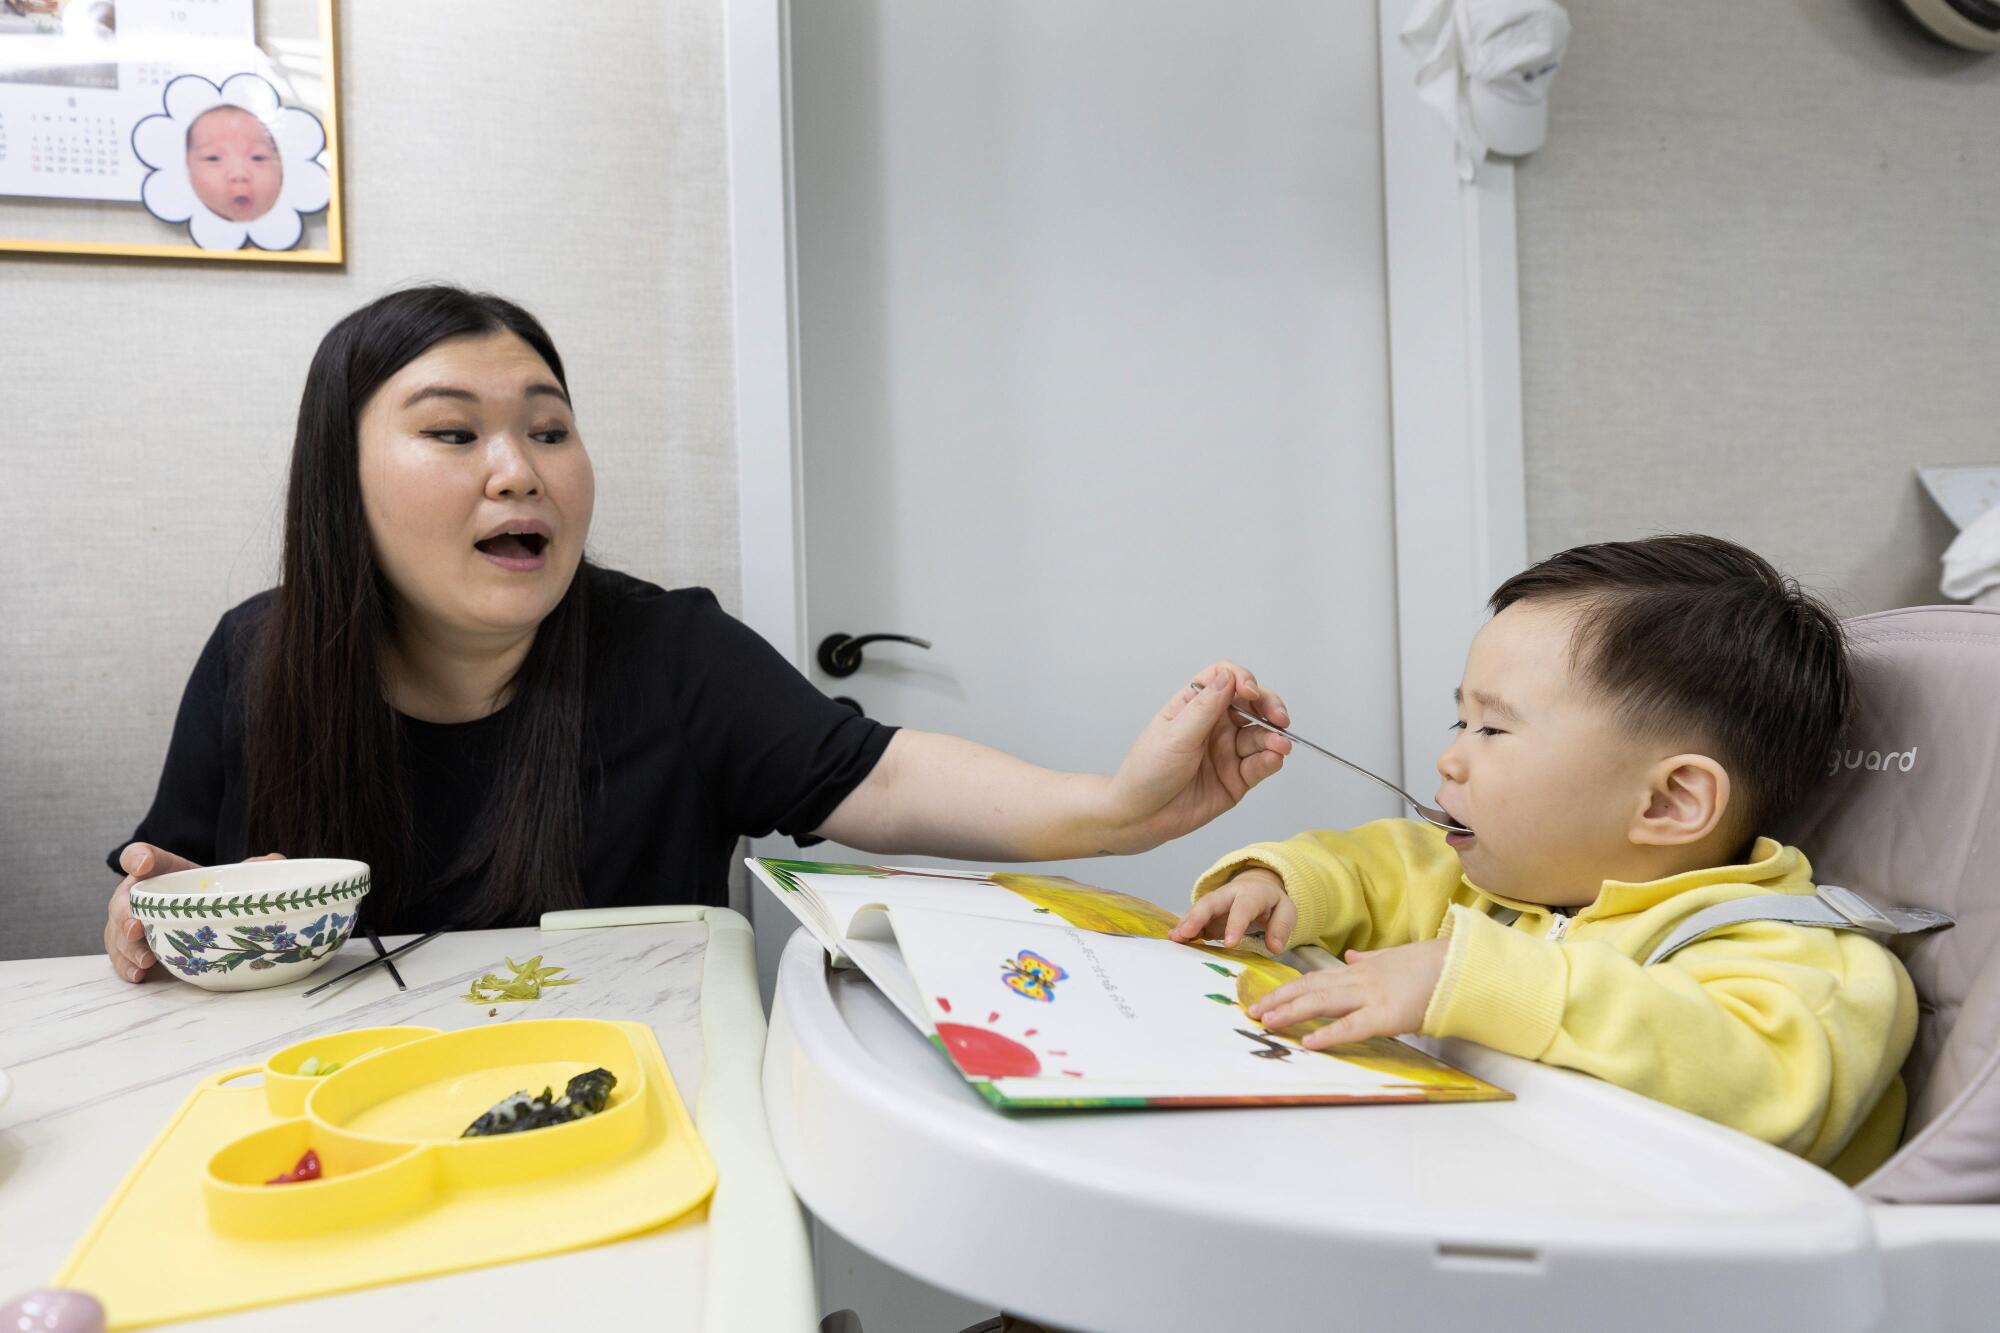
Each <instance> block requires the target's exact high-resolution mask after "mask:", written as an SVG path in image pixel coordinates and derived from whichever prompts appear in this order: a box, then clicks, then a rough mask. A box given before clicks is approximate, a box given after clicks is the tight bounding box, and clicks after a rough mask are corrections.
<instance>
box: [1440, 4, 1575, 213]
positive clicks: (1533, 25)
mask: <svg viewBox="0 0 2000 1333" xmlns="http://www.w3.org/2000/svg"><path fill="white" fill-rule="evenodd" d="M1569 32H1570V25H1569V12H1568V11H1567V10H1565V9H1564V8H1563V7H1562V6H1561V5H1559V4H1557V3H1556V2H1555V0H1416V3H1415V4H1413V5H1412V6H1411V8H1410V17H1409V21H1408V22H1407V23H1405V24H1404V25H1403V31H1402V39H1403V44H1404V45H1405V46H1407V47H1409V48H1410V50H1412V51H1413V52H1415V53H1416V55H1417V58H1418V59H1419V60H1420V61H1421V62H1422V63H1421V64H1420V65H1419V67H1418V69H1417V96H1418V97H1419V98H1421V99H1422V100H1423V101H1424V102H1426V103H1428V104H1429V105H1430V106H1432V107H1434V108H1436V110H1437V112H1438V114H1439V115H1441V116H1443V117H1444V118H1445V123H1446V124H1448V125H1450V126H1451V130H1452V135H1453V137H1454V139H1455V140H1456V142H1457V155H1458V174H1459V178H1460V179H1461V180H1468V181H1469V180H1471V179H1472V176H1473V173H1474V172H1475V171H1476V170H1477V169H1478V167H1479V164H1480V163H1481V162H1484V161H1485V160H1486V155H1487V154H1488V153H1489V152H1491V153H1503V154H1506V155H1508V156H1511V157H1518V156H1521V155H1522V154H1525V153H1532V152H1534V151H1535V150H1536V149H1537V148H1540V147H1541V146H1542V142H1543V140H1545V139H1546V138H1547V137H1548V131H1549V85H1550V83H1551V82H1553V81H1554V79H1555V73H1556V70H1557V68H1558V67H1559V66H1560V65H1561V64H1562V58H1563V53H1564V52H1565V51H1566V50H1567V49H1568V48H1569Z"/></svg>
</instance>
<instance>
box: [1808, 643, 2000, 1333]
mask: <svg viewBox="0 0 2000 1333" xmlns="http://www.w3.org/2000/svg"><path fill="white" fill-rule="evenodd" d="M1847 630H1848V633H1849V636H1850V640H1849V641H1850V646H1851V650H1852V653H1853V662H1854V672H1855V684H1856V693H1857V697H1856V712H1855V717H1854V720H1853V722H1852V724H1851V725H1850V726H1849V728H1848V734H1847V737H1846V739H1845V740H1844V741H1843V743H1842V747H1841V750H1840V753H1839V754H1838V755H1834V756H1829V758H1828V776H1827V780H1826V782H1825V783H1824V784H1822V785H1821V787H1820V788H1819V789H1818V790H1817V791H1816V792H1815V793H1814V794H1813V796H1812V797H1811V799H1810V800H1809V802H1808V803H1807V806H1806V808H1805V809H1804V810H1803V811H1802V812H1801V813H1800V815H1799V817H1798V818H1797V819H1796V820H1795V821H1794V822H1793V824H1792V826H1791V827H1789V828H1786V829H1784V830H1782V833H1781V836H1782V837H1784V839H1785V840H1786V841H1788V842H1791V843H1794V844H1796V845H1797V846H1799V847H1801V848H1803V849H1804V850H1805V851H1806V853H1807V855H1808V856H1809V857H1810V858H1811V860H1812V863H1813V873H1814V877H1815V879H1817V880H1818V881H1819V882H1821V883H1827V882H1831V883H1836V884H1841V885H1845V886H1847V887H1848V888H1851V889H1854V890H1856V891H1857V892H1859V893H1861V894H1862V895H1863V896H1865V897H1867V898H1868V899H1870V900H1871V901H1873V902H1875V903H1877V904H1885V905H1894V906H1899V907H1917V908H1928V909H1931V910H1934V911H1939V912H1943V913H1946V914H1948V915H1950V916H1952V917H1953V918H1955V919H1956V921H1957V923H1958V924H1957V925H1956V926H1955V927H1953V928H1952V929H1950V930H1946V931H1941V932H1938V933H1935V934H1930V935H1921V936H1916V937H1913V938H1910V939H1908V940H1898V941H1897V942H1896V943H1895V945H1894V947H1895V948H1896V951H1897V953H1898V954H1899V955H1900V956H1901V957H1902V959H1903V962H1904V964H1905V965H1906V966H1907V967H1908V969H1909V972H1910V979H1911V981H1912V982H1913V983H1915V985H1916V989H1917V996H1918V1004H1919V1021H1918V1028H1917V1041H1916V1045H1915V1047H1914V1048H1913V1049H1912V1050H1911V1052H1910V1057H1909V1059H1908V1061H1907V1062H1906V1063H1905V1064H1904V1066H1903V1080H1904V1082H1905V1084H1906V1085H1907V1087H1908V1089H1909V1095H1910V1110H1909V1116H1908V1119H1907V1121H1906V1122H1905V1125H1904V1130H1903V1146H1902V1148H1901V1149H1900V1150H1899V1151H1898V1152H1897V1154H1896V1155H1895V1156H1894V1157H1892V1158H1891V1159H1890V1160H1889V1161H1888V1162H1886V1163H1884V1164H1883V1165H1882V1167H1881V1168H1880V1169H1879V1170H1877V1171H1876V1172H1875V1173H1874V1174H1873V1175H1871V1176H1870V1177H1869V1178H1868V1179H1867V1180H1865V1181H1863V1182H1862V1183H1861V1185H1860V1186H1859V1187H1858V1193H1859V1194H1860V1195H1861V1196H1862V1198H1864V1199H1865V1200H1867V1201H1868V1204H1869V1212H1870V1216H1871V1217H1872V1219H1873V1221H1874V1224H1875V1235H1876V1243H1877V1247H1878V1250H1879V1254H1880V1259H1881V1268H1882V1276H1883V1282H1884V1294H1885V1304H1886V1316H1887V1317H1886V1318H1885V1319H1884V1320H1883V1322H1882V1324H1881V1325H1880V1327H1881V1328H1883V1329H1885V1330H1892V1329H1957V1328H1966V1329H1970V1328H1991V1327H1995V1326H1996V1325H2000V1073H1996V1070H2000V609H1989V608H1980V607H1965V606H1925V607H1911V608H1907V609H1903V610H1896V611H1884V612H1880V613H1878V614H1876V615H1870V616H1863V617H1860V618H1859V619H1856V620H1850V621H1848V622H1847Z"/></svg>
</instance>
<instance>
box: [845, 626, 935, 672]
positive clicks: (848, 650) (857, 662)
mask: <svg viewBox="0 0 2000 1333" xmlns="http://www.w3.org/2000/svg"><path fill="white" fill-rule="evenodd" d="M885 640H886V641H888V642H890V643H913V644H915V645H916V646H917V647H919V648H928V647H930V646H931V641H930V640H929V639H919V638H916V637H914V636H912V635H908V634H863V635H861V636H860V637H859V638H855V637H853V636H850V635H846V634H829V635H827V636H826V637H825V638H824V639H821V640H820V641H819V654H818V657H819V669H820V670H821V671H824V672H825V673H826V674H827V675H829V676H833V677H836V678H838V677H841V676H851V675H853V674H854V673H855V672H857V671H859V670H860V669H861V649H862V647H863V645H865V644H870V643H881V642H883V641H885Z"/></svg>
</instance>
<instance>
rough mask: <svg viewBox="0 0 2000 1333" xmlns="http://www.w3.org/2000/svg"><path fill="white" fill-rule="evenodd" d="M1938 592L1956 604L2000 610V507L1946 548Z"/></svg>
mask: <svg viewBox="0 0 2000 1333" xmlns="http://www.w3.org/2000/svg"><path fill="white" fill-rule="evenodd" d="M1938 591H1940V592H1942V593H1943V594H1944V595H1945V596H1947V597H1949V598H1951V599H1952V600H1953V601H1959V602H1972V603H1974V604H1975V605H1978V606H2000V505H1995V506H1993V508H1991V509H1989V510H1987V511H1986V512H1985V513H1983V514H1981V515H1980V516H1979V517H1978V518H1975V519H1973V520H1972V522H1970V523H1968V524H1966V525H1965V529H1964V531H1962V532H1960V533H1959V534H1958V536H1957V537H1956V538H1954V539H1953V540H1952V543H1951V545H1950V546H1947V547H1945V550H1944V578H1943V580H1942V581H1940V582H1939V584H1938Z"/></svg>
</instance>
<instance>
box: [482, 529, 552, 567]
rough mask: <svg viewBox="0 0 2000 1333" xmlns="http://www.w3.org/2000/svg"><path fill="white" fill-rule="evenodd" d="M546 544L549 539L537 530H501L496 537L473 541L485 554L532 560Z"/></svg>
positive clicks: (508, 558)
mask: <svg viewBox="0 0 2000 1333" xmlns="http://www.w3.org/2000/svg"><path fill="white" fill-rule="evenodd" d="M548 544H549V539H548V538H547V537H544V536H543V535H542V534H541V533H539V532H503V533H501V534H500V535H499V536H497V537H488V538H486V539H485V540H483V541H477V542H474V543H473V545H474V546H476V547H478V548H479V549H480V550H482V551H484V552H486V554H488V555H497V556H499V557H500V558H501V559H502V560H532V559H534V558H535V557H536V556H538V555H540V554H541V553H542V551H543V549H544V548H546V547H547V546H548Z"/></svg>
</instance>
